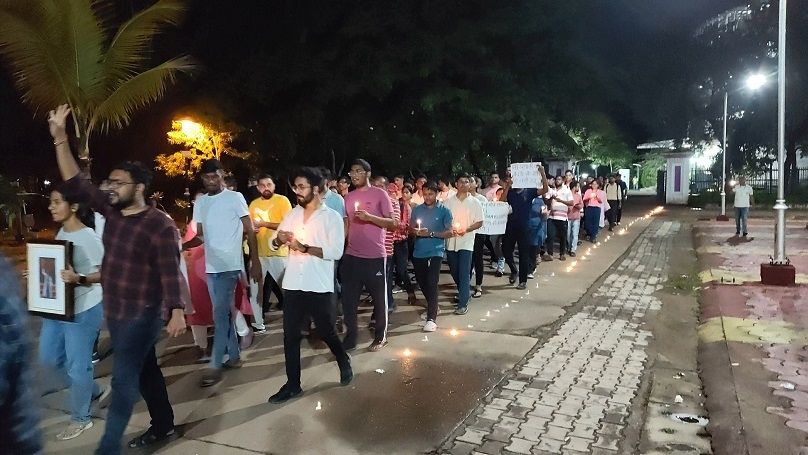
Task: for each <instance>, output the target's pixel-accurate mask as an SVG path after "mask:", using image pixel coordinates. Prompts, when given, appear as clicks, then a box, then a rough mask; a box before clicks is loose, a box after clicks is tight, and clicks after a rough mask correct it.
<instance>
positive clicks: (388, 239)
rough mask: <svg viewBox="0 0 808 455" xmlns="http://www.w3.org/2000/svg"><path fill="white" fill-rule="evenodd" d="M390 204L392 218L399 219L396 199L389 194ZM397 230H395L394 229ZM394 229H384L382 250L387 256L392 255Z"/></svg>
mask: <svg viewBox="0 0 808 455" xmlns="http://www.w3.org/2000/svg"><path fill="white" fill-rule="evenodd" d="M390 204H391V205H392V206H393V219H394V220H396V221H398V220H400V219H401V209H400V208H399V205H398V200H396V198H394V197H392V196H390ZM396 231H397V230H396ZM396 231H391V230H385V231H384V252H385V254H386V255H387V257H390V256H392V255H393V243H394V242H395V236H396Z"/></svg>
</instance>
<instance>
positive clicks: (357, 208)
mask: <svg viewBox="0 0 808 455" xmlns="http://www.w3.org/2000/svg"><path fill="white" fill-rule="evenodd" d="M353 209H354V211H357V210H359V203H358V202H354V203H353Z"/></svg>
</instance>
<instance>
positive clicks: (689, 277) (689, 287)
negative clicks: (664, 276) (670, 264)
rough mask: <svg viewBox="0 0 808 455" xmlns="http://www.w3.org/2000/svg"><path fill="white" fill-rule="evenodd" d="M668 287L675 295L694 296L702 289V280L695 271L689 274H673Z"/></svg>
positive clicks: (669, 278) (670, 276)
mask: <svg viewBox="0 0 808 455" xmlns="http://www.w3.org/2000/svg"><path fill="white" fill-rule="evenodd" d="M666 287H667V288H668V290H669V291H670V292H671V293H674V294H693V293H694V292H696V291H697V290H699V289H701V278H699V274H698V272H697V271H695V270H694V271H692V272H690V273H687V274H681V273H676V274H673V273H672V274H671V275H669V276H668V283H667V286H666Z"/></svg>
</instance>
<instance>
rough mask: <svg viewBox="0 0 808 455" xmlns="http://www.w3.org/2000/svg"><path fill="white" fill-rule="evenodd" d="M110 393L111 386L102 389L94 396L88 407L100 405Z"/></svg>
mask: <svg viewBox="0 0 808 455" xmlns="http://www.w3.org/2000/svg"><path fill="white" fill-rule="evenodd" d="M110 392H112V386H109V385H107V386H104V387H102V388H101V391H100V392H98V395H96V396H94V397H93V399H92V400H91V401H90V406H91V407H92V406H97V405H100V404H101V403H102V402H103V401H104V400H105V399H106V398H107V397H108V396H109V394H110ZM88 428H89V427H88Z"/></svg>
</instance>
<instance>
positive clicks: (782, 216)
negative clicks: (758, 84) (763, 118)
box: [773, 0, 788, 264]
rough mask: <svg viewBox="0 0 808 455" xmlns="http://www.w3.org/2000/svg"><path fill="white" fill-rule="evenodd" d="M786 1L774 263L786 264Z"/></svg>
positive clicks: (781, 47)
mask: <svg viewBox="0 0 808 455" xmlns="http://www.w3.org/2000/svg"><path fill="white" fill-rule="evenodd" d="M786 3H787V2H786V0H780V26H779V28H780V33H779V35H780V36H779V39H778V44H777V166H778V172H777V203H776V204H775V206H774V210H776V211H777V229H776V232H775V236H776V237H775V239H776V241H775V247H774V261H773V262H774V263H775V264H786V263H787V261H788V259H787V258H786V244H785V243H786V210H787V209H788V206H787V205H786V197H785V181H786V172H785V170H786V169H785V162H786V159H785V157H786V153H785V152H786Z"/></svg>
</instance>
